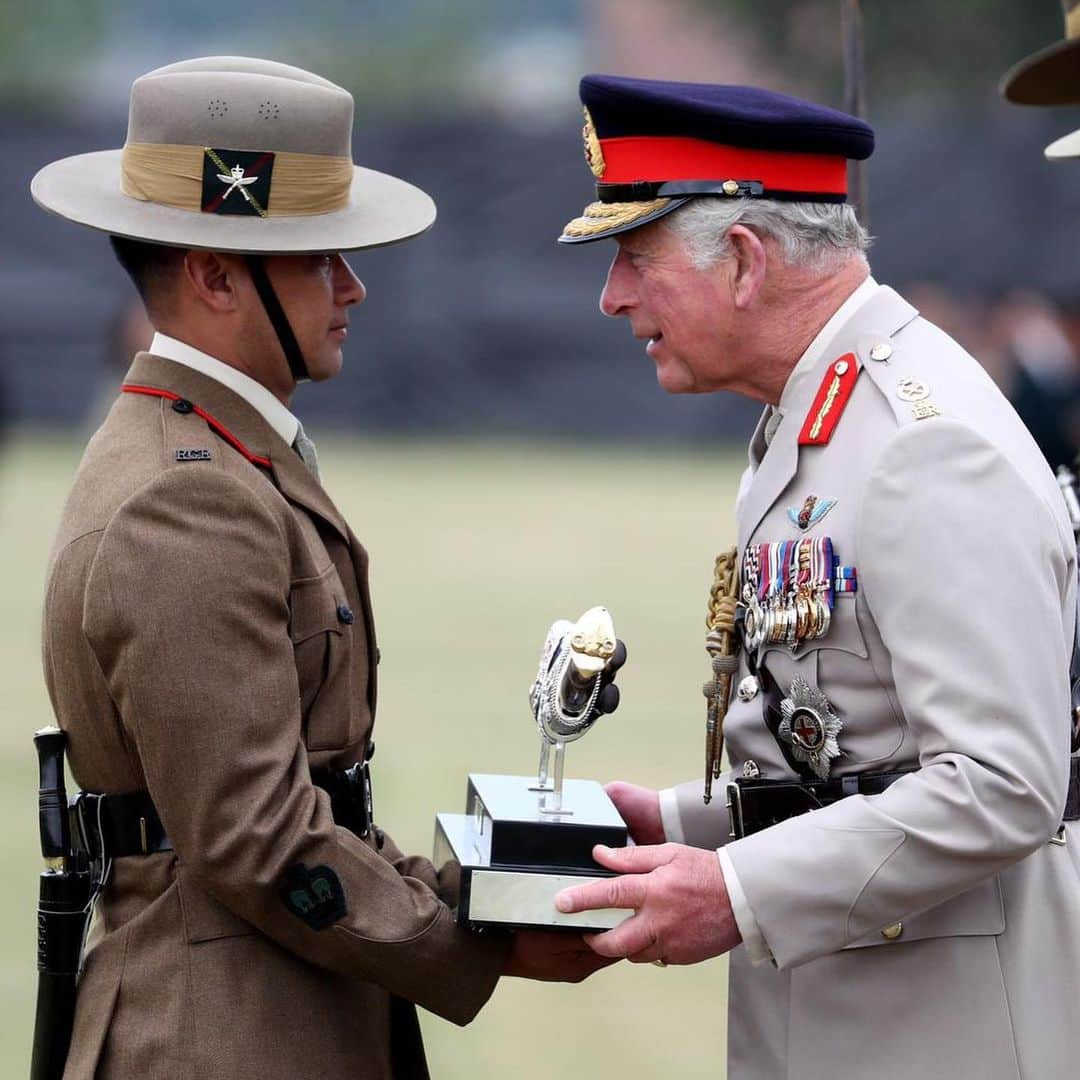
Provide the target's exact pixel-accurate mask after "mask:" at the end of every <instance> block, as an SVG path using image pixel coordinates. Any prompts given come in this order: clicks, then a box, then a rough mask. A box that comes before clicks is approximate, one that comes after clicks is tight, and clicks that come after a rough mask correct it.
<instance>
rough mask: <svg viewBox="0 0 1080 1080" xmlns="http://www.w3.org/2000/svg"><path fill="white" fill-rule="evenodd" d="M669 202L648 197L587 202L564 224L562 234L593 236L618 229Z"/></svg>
mask: <svg viewBox="0 0 1080 1080" xmlns="http://www.w3.org/2000/svg"><path fill="white" fill-rule="evenodd" d="M670 202H671V200H670V199H650V200H649V201H647V202H622V203H605V202H594V203H589V205H588V206H586V207H585V209H584V210H583V211H582V213H581V217H576V218H574V220H573V221H571V222H569V223H568V224H567V225H566V227H565V228H564V229H563V236H574V237H577V236H594V235H596V233H601V232H606V231H607V230H608V229H618V228H620V227H621V226H623V225H630V224H632V223H633V222H635V221H638V220H640V219H641V218H643V217H648V216H649V214H655V213H656V211H657V210H663V209H664V207H665V206H667V205H668V203H670Z"/></svg>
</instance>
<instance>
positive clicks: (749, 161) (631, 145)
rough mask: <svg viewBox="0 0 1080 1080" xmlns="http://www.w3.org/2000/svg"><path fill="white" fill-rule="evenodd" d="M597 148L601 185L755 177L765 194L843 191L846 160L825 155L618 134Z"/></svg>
mask: <svg viewBox="0 0 1080 1080" xmlns="http://www.w3.org/2000/svg"><path fill="white" fill-rule="evenodd" d="M600 147H601V149H602V150H603V153H604V162H605V163H606V168H605V169H604V175H603V176H602V177H601V178H600V183H602V184H633V183H636V182H637V181H639V180H645V181H649V182H652V183H661V182H663V181H665V180H667V181H673V180H728V179H731V180H759V181H760V182H761V183H762V184H764V186H765V194H766V195H768V193H769V191H770V190H773V191H794V192H800V191H805V192H806V193H807V194H808V195H811V194H821V195H843V196H846V195H847V189H848V188H847V159H846V158H844V157H837V156H833V155H831V154H794V153H781V152H779V151H776V150H750V149H747V148H746V147H740V146H724V145H722V144H720V143H714V142H709V141H708V140H707V139H690V138H683V137H681V136H666V135H622V136H619V137H617V138H614V139H601V140H600Z"/></svg>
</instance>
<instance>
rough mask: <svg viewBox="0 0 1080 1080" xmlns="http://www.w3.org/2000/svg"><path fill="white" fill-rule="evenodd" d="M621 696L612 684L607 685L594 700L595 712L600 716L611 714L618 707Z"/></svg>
mask: <svg viewBox="0 0 1080 1080" xmlns="http://www.w3.org/2000/svg"><path fill="white" fill-rule="evenodd" d="M621 696H622V695H621V694H620V693H619V688H618V687H617V686H616V685H615V684H614V683H608V684H607V686H605V687H604V689H603V690H601V691H600V696H599V697H598V698H597V699H596V711H597V712H598V713H600V714H601V715H603V714H605V713H613V712H614V711H615V710H616V709H617V708H618V707H619V699H620V698H621Z"/></svg>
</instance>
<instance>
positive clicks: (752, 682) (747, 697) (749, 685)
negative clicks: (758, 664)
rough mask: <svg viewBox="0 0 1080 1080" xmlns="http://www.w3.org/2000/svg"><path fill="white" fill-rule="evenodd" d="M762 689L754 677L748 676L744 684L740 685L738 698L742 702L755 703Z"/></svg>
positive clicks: (737, 693) (737, 692) (743, 681)
mask: <svg viewBox="0 0 1080 1080" xmlns="http://www.w3.org/2000/svg"><path fill="white" fill-rule="evenodd" d="M760 689H761V684H760V683H759V682H758V681H757V679H756V678H755V677H754V676H753V675H747V676H746V678H745V679H743V680H742V682H740V683H739V689H738V690H737V691H736V696H737V697H738V699H739V700H740V701H753V700H754V698H756V697H757V696H758V691H759V690H760Z"/></svg>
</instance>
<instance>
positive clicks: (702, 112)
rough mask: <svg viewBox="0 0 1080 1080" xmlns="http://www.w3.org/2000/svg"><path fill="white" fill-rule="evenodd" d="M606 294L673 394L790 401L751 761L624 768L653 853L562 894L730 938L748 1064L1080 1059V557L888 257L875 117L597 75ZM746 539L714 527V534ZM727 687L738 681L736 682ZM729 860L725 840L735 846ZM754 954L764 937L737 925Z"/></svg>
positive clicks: (749, 515) (979, 1072)
mask: <svg viewBox="0 0 1080 1080" xmlns="http://www.w3.org/2000/svg"><path fill="white" fill-rule="evenodd" d="M582 100H583V101H584V103H585V105H586V117H587V119H586V150H587V157H588V160H589V163H590V165H591V166H592V168H593V172H594V173H595V174H596V176H597V180H598V183H597V201H596V202H595V203H593V204H592V205H591V206H589V207H588V208H587V209H586V211H585V212H584V214H583V215H582V216H581V217H580V218H578V219H576V220H575V221H572V222H571V223H570V224H569V225H568V226H567V227H566V230H565V232H564V235H563V237H562V240H563V241H564V242H569V243H580V242H586V241H591V240H593V239H598V238H600V237H608V236H613V237H614V238H615V241H616V242H617V244H618V251H617V253H616V255H615V258H614V261H613V263H612V265H611V270H610V272H609V275H608V280H607V284H606V286H605V288H604V292H603V296H602V298H601V308H602V310H603V311H604V313H605V314H607V315H611V316H624V317H626V318H627V319H628V320H629V322H630V327H631V329H632V331H633V333H634V335H635V337H638V338H639V339H642V340H645V341H647V342H648V344H647V346H646V353H647V354H648V356H649V357H650V358H651V359H652V360H653V362H654V363H655V364H656V368H657V375H658V379H659V382H660V384H661V386H663V387H664V389H666V390H667V391H669V392H671V393H705V392H712V391H716V390H722V389H725V390H735V391H737V392H739V393H742V394H744V395H746V396H748V397H751V398H754V399H757V400H759V401H762V402H764V403H765V404H766V406H767V407H766V409H765V411H764V413H763V415H762V418H761V422H760V423H759V425H758V428H757V430H756V432H755V433H754V436H753V439H752V441H751V444H750V461H749V466H748V468H747V470H746V472H745V474H744V476H743V479H742V483H741V485H740V488H739V492H738V497H737V502H736V517H737V522H738V536H737V544H738V548H737V551H738V572H737V576H736V578H735V589H734V592H735V594H736V597H737V600H738V607H737V609H736V617H735V628H736V630H737V637H738V640H739V642H740V647H739V648H738V650H737V657H736V658H734V659H731V660H730V661H727V660H724V659H723V657H719V658H718V661H719V666H718V668H717V671H718V672H720V673H722V674H728V675H730V676H731V679H730V684H731V687H732V694H731V700H730V705H729V708H728V712H727V717H726V736H727V752H728V758H729V761H730V771H729V772H726V773H724V774H722V775H720V776H719V777H718V778H717V779H715V780H714V781H713V783H712V787H713V791H714V792H715V793H716V795H717V796H718V797H715V798H713V799H712V801H711V802H710V803H708V805H706V804H705V802H704V800H703V783H702V781H701V780H697V781H694V782H691V783H689V784H686V785H683V786H682V787H679V788H676V789H674V790H669V791H664V792H660V793H657V792H655V791H649V790H646V789H643V788H639V787H635V786H631V785H627V784H615V785H612V786H611V792H612V795H613V797H614V799H615V801H616V803H617V804H618V805H619V807H620V809H621V811H622V813H623V816H624V817H625V818H626V819H627V821H628V823H629V824H630V825H631V829H632V832H633V833H634V835H635V837H636V839H637V840H638V842H639V845H641V846H638V847H636V848H631V849H627V850H626V851H607V850H605V849H597V851H596V855H597V857H598V859H599V860H600V861H601V862H603V863H604V864H605V865H606V866H608V867H609V868H610V869H612V870H615V871H619V872H621V876H618V877H616V878H614V879H612V880H610V881H607V882H601V883H598V884H593V885H588V886H583V887H578V888H576V889H572V890H567V891H566V892H564V893H563V894H561V895H560V897H559V898H558V904H559V906H560V908H561V909H562V910H565V911H574V910H580V909H583V908H592V907H604V906H619V907H625V908H631V909H634V912H635V913H634V915H633V917H631V918H629V919H628V920H627V921H626V922H624V923H623V924H622V925H621V926H620V927H618V928H617V929H615V930H613V931H610V932H608V933H605V934H601V935H598V936H597V937H595V938H594V939H593V940H592V944H593V947H594V948H595V949H596V950H597V951H598V952H599V953H601V954H603V955H605V956H609V957H614V956H628V957H629V958H630V959H631V960H636V961H658V962H661V963H694V962H697V961H700V960H704V959H706V958H708V957H712V956H717V955H720V954H722V953H725V952H727V951H728V950H731V949H734V952H732V954H731V963H730V989H729V998H728V1000H729V1026H728V1042H729V1069H730V1072H729V1075H730V1076H731V1077H732V1080H748V1078H754V1080H780V1078H785V1080H841V1078H846V1077H853V1076H873V1077H875V1078H885V1077H889V1078H892V1077H896V1078H910V1077H939V1076H950V1075H952V1076H978V1077H980V1078H981V1080H1016V1078H1019V1077H1023V1078H1025V1080H1041V1078H1044V1077H1047V1078H1048V1077H1064V1076H1068V1075H1071V1074H1072V1073H1073V1072H1074V1071H1075V1069H1076V1063H1077V1061H1080V1025H1078V1024H1077V1022H1076V1021H1077V1017H1078V1012H1077V1008H1078V1006H1077V996H1076V989H1075V988H1076V985H1077V980H1078V978H1080V827H1078V825H1077V818H1078V816H1080V791H1078V762H1077V758H1076V757H1075V756H1071V754H1073V755H1074V754H1075V752H1076V749H1077V733H1076V731H1075V728H1074V727H1073V723H1072V712H1071V700H1070V686H1069V667H1070V655H1071V650H1072V647H1073V637H1074V627H1075V621H1076V550H1075V545H1074V539H1073V535H1072V531H1071V526H1070V521H1069V518H1068V515H1067V512H1066V509H1065V505H1064V501H1063V499H1062V497H1061V492H1060V490H1059V488H1058V485H1057V483H1056V481H1055V478H1054V476H1053V475H1052V474H1051V473H1050V471H1049V470H1048V468H1047V467H1046V464H1045V462H1044V461H1043V460H1042V458H1041V455H1040V454H1039V451H1038V448H1037V446H1036V445H1035V443H1034V441H1033V440H1032V439H1031V437H1030V436H1029V434H1028V433H1027V431H1026V430H1025V429H1024V427H1023V425H1022V424H1021V423H1020V421H1019V420H1018V418H1017V417H1016V415H1015V413H1014V412H1013V410H1012V409H1011V407H1010V406H1009V405H1008V403H1007V402H1006V401H1005V399H1004V398H1003V397H1002V395H1001V394H1000V393H999V392H998V390H997V389H996V387H995V386H994V385H993V383H992V382H991V381H990V379H989V378H988V377H987V376H986V374H985V373H984V372H983V371H982V369H981V368H980V367H979V365H978V363H977V362H976V361H975V360H974V359H973V358H972V357H970V356H969V355H968V354H967V353H965V352H964V350H963V349H962V348H960V346H959V345H957V344H956V343H955V342H953V341H952V340H950V339H949V338H948V337H947V336H946V335H945V334H943V333H942V332H941V331H940V330H938V329H937V328H936V327H934V326H932V325H931V324H930V323H928V322H926V321H925V320H924V319H922V318H921V317H920V316H919V313H918V312H917V311H916V310H915V309H914V308H912V307H911V305H909V304H908V303H906V302H905V301H904V300H903V299H902V298H901V297H900V296H898V295H897V294H896V293H895V292H893V291H892V290H891V289H889V288H887V287H884V286H880V285H878V284H877V283H876V282H875V281H874V280H873V279H872V278H871V277H870V276H869V268H868V265H867V262H866V259H865V256H864V250H865V247H866V243H867V238H866V235H865V233H864V232H863V230H862V229H861V228H860V226H859V225H858V222H857V221H856V219H855V217H854V214H853V212H852V211H851V209H850V208H849V207H847V206H845V205H844V191H845V177H844V166H845V165H846V160H845V159H846V158H863V157H866V156H868V154H869V153H870V151H871V149H872V145H873V135H872V132H871V131H870V130H869V128H867V127H866V125H865V124H862V123H861V122H860V121H857V120H855V119H854V118H851V117H847V116H844V115H843V114H838V113H835V112H832V111H831V110H827V109H821V108H818V107H816V106H811V105H808V104H807V103H805V102H799V101H796V100H794V99H791V98H787V97H783V96H781V95H776V94H770V93H767V92H765V91H761V90H755V89H753V88H748V87H714V86H697V85H692V84H678V83H659V82H651V81H646V80H637V79H622V78H616V77H609V76H587V77H586V78H585V79H584V80H583V82H582ZM718 546H719V542H718ZM710 689H712V688H710ZM717 852H719V857H718V856H717ZM740 943H741V944H742V946H743V947H741V948H735V946H737V945H739V944H740Z"/></svg>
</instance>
